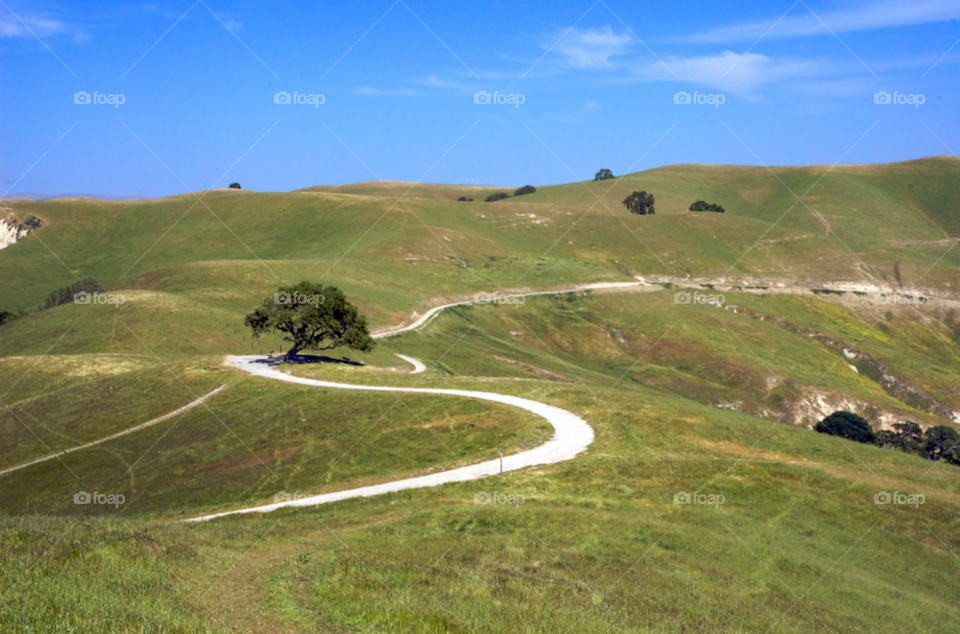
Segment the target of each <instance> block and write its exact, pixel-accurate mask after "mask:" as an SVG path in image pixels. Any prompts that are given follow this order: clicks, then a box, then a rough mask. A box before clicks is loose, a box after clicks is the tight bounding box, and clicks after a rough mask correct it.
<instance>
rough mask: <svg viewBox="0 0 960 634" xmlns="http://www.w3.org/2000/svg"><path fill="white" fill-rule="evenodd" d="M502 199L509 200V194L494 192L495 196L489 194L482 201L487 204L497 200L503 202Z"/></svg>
mask: <svg viewBox="0 0 960 634" xmlns="http://www.w3.org/2000/svg"><path fill="white" fill-rule="evenodd" d="M504 198H510V194H508V193H507V192H496V193H495V194H490V195H489V196H487V197H486V198H485V199H484V200H486V201H487V202H488V203H493V202H497V201H498V200H503V199H504Z"/></svg>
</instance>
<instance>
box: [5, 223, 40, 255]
mask: <svg viewBox="0 0 960 634" xmlns="http://www.w3.org/2000/svg"><path fill="white" fill-rule="evenodd" d="M41 226H43V222H42V221H41V220H40V219H39V218H37V217H36V216H30V217H29V218H27V219H26V220H25V221H24V222H18V221H17V219H16V218H14V217H12V216H11V217H9V218H0V249H6V248H7V247H9V246H10V245H11V244H16V243H17V242H19V241H20V240H23V239H24V238H25V237H27V234H29V233H30V232H31V231H33V230H34V229H36V228H37V227H41Z"/></svg>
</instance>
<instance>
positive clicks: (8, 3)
mask: <svg viewBox="0 0 960 634" xmlns="http://www.w3.org/2000/svg"><path fill="white" fill-rule="evenodd" d="M958 19H960V0H938V1H931V0H914V1H905V2H887V1H879V2H878V1H876V0H868V1H864V2H859V1H858V2H850V3H832V2H814V1H810V0H804V1H799V0H798V1H797V2H795V3H791V2H789V1H788V2H783V3H773V2H737V3H729V4H726V5H718V4H717V3H708V2H691V1H683V0H681V1H678V2H672V3H643V4H640V3H627V2H617V1H615V0H602V1H597V2H595V3H592V2H591V1H590V0H587V1H584V2H565V3H547V2H483V3H423V2H419V1H417V0H401V1H397V2H392V1H391V0H386V1H385V2H382V3H372V2H371V3H362V4H357V3H342V2H337V3H329V2H320V3H299V2H297V3H294V2H290V3H284V2H277V3H269V4H264V3H254V2H242V3H238V4H234V5H226V4H221V3H218V2H215V1H213V0H198V1H197V2H195V3H192V2H191V0H185V1H184V2H172V3H168V4H164V5H148V4H141V3H130V4H126V3H117V2H109V3H97V2H82V1H81V2H71V3H66V2H63V3H59V2H45V1H41V2H23V1H20V0H2V3H0V56H2V63H0V80H2V83H3V86H4V88H5V90H3V91H2V96H0V116H2V122H3V125H2V126H0V193H2V192H6V191H9V192H10V193H18V192H33V193H44V194H55V193H65V192H85V193H96V194H108V195H137V194H141V195H143V196H145V197H146V196H161V195H169V194H174V193H182V192H185V191H190V190H196V189H206V188H209V187H223V186H226V185H228V184H229V183H231V182H233V181H239V182H240V183H241V184H242V185H243V186H244V187H245V188H248V189H253V190H257V191H283V190H290V189H296V188H300V187H308V186H311V185H317V184H342V183H349V182H356V181H362V180H373V179H377V178H380V179H385V180H406V181H416V180H423V181H425V182H442V183H463V184H481V185H488V184H489V185H503V186H517V185H523V184H527V183H531V184H535V185H541V184H551V183H560V182H569V181H572V180H576V179H587V178H591V177H592V175H593V173H594V172H595V171H596V170H597V169H599V168H601V167H606V168H610V169H612V170H613V171H614V173H615V174H620V173H624V172H626V171H638V170H642V169H649V168H652V167H657V166H661V165H668V164H673V163H731V164H750V165H760V164H767V165H796V164H811V163H815V164H827V165H829V164H833V163H835V162H841V163H877V162H888V161H900V160H908V159H914V158H920V157H923V156H931V155H944V154H951V153H954V152H956V151H960V128H958V126H960V118H958V116H957V114H958V97H960V82H958V81H957V79H958V72H957V71H958V62H960V44H957V41H958V40H960V22H958ZM281 91H283V92H286V93H288V94H289V95H291V98H292V97H293V95H294V94H295V93H296V94H297V95H298V96H300V95H323V97H322V101H323V103H322V104H312V103H302V104H297V103H288V104H283V103H280V104H278V103H275V97H274V96H275V94H276V93H278V92H281ZM480 91H484V92H486V93H488V94H489V95H490V96H491V101H494V100H493V96H494V94H496V95H497V96H503V95H505V96H506V97H501V100H504V101H510V103H495V102H494V103H475V95H476V93H478V92H480ZM881 91H883V92H885V93H887V94H889V95H890V96H891V99H892V100H894V101H896V100H897V99H899V100H901V101H906V102H908V103H886V104H883V103H881V104H878V103H875V102H876V100H877V99H876V98H875V94H876V93H879V92H881ZM81 92H86V93H88V94H89V95H90V96H91V99H92V98H93V96H94V94H95V93H96V95H97V96H100V95H123V98H122V99H123V103H122V104H120V105H119V106H117V105H115V104H112V103H102V104H98V103H86V104H85V103H75V95H76V94H77V93H81ZM678 93H681V94H680V96H679V97H677V94H678ZM684 93H685V94H687V95H689V96H690V100H691V101H694V103H676V102H677V101H678V100H679V101H684V99H685V97H683V94H684ZM519 95H522V97H518V96H519ZM920 95H922V97H919V96H920ZM894 96H895V97H896V99H894ZM695 97H696V98H695ZM103 99H107V98H106V97H104V98H103ZM320 99H321V98H314V99H313V100H314V101H319V100H320ZM883 99H884V98H883V97H882V96H881V97H880V100H881V101H882V100H883ZM82 100H83V99H82V98H81V99H80V101H82ZM304 100H306V99H304ZM921 100H922V103H920V104H917V103H916V102H917V101H921ZM517 101H522V103H520V104H517V103H515V102H517ZM696 101H704V102H706V103H695V102H696ZM718 101H722V103H720V104H718V103H717V102H718Z"/></svg>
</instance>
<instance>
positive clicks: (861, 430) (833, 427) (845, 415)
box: [815, 411, 877, 443]
mask: <svg viewBox="0 0 960 634" xmlns="http://www.w3.org/2000/svg"><path fill="white" fill-rule="evenodd" d="M815 429H816V430H817V431H818V432H820V433H821V434H831V435H833V436H840V437H841V438H849V439H850V440H855V441H857V442H868V443H874V442H875V441H876V439H877V436H876V434H874V433H873V428H872V427H871V426H870V423H868V422H867V419H865V418H863V417H862V416H858V415H856V414H854V413H853V412H844V411H839V412H834V413H832V414H830V415H829V416H827V417H826V418H824V419H823V420H822V421H820V422H819V423H817V426H816V427H815Z"/></svg>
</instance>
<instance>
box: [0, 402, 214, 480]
mask: <svg viewBox="0 0 960 634" xmlns="http://www.w3.org/2000/svg"><path fill="white" fill-rule="evenodd" d="M226 387H227V386H226V385H221V386H220V387H218V388H217V389H215V390H213V391H212V392H207V393H206V394H204V395H203V396H201V397H200V398H198V399H197V400H195V401H191V402H189V403H187V404H186V405H184V406H183V407H181V408H180V409H175V410H173V411H172V412H169V413H167V414H164V415H163V416H160V417H159V418H154V419H153V420H148V421H147V422H145V423H141V424H140V425H137V426H136V427H131V428H130V429H125V430H124V431H121V432H117V433H116V434H113V435H112V436H107V437H106V438H101V439H99V440H94V441H93V442H88V443H87V444H85V445H80V446H78V447H71V448H70V449H64V450H63V451H59V452H57V453H53V454H50V455H49V456H44V457H43V458H38V459H36V460H33V461H31V462H25V463H23V464H19V465H17V466H15V467H10V468H8V469H4V470H3V471H0V475H3V474H5V473H10V472H11V471H17V470H18V469H23V468H25V467H29V466H30V465H35V464H38V463H41V462H46V461H47V460H53V459H54V458H57V457H59V456H62V455H64V454H68V453H70V452H72V451H79V450H80V449H86V448H87V447H93V446H94V445H99V444H101V443H105V442H107V441H109V440H113V439H114V438H120V437H121V436H126V435H127V434H132V433H133V432H135V431H140V430H141V429H145V428H147V427H150V426H151V425H156V424H157V423H162V422H163V421H165V420H169V419H171V418H173V417H174V416H176V415H177V414H183V413H185V412H187V411H189V410H191V409H193V408H194V407H196V406H197V405H202V404H203V403H205V402H207V399H209V398H210V397H212V396H213V395H214V394H217V393H218V392H220V391H221V390H223V389H225V388H226Z"/></svg>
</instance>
